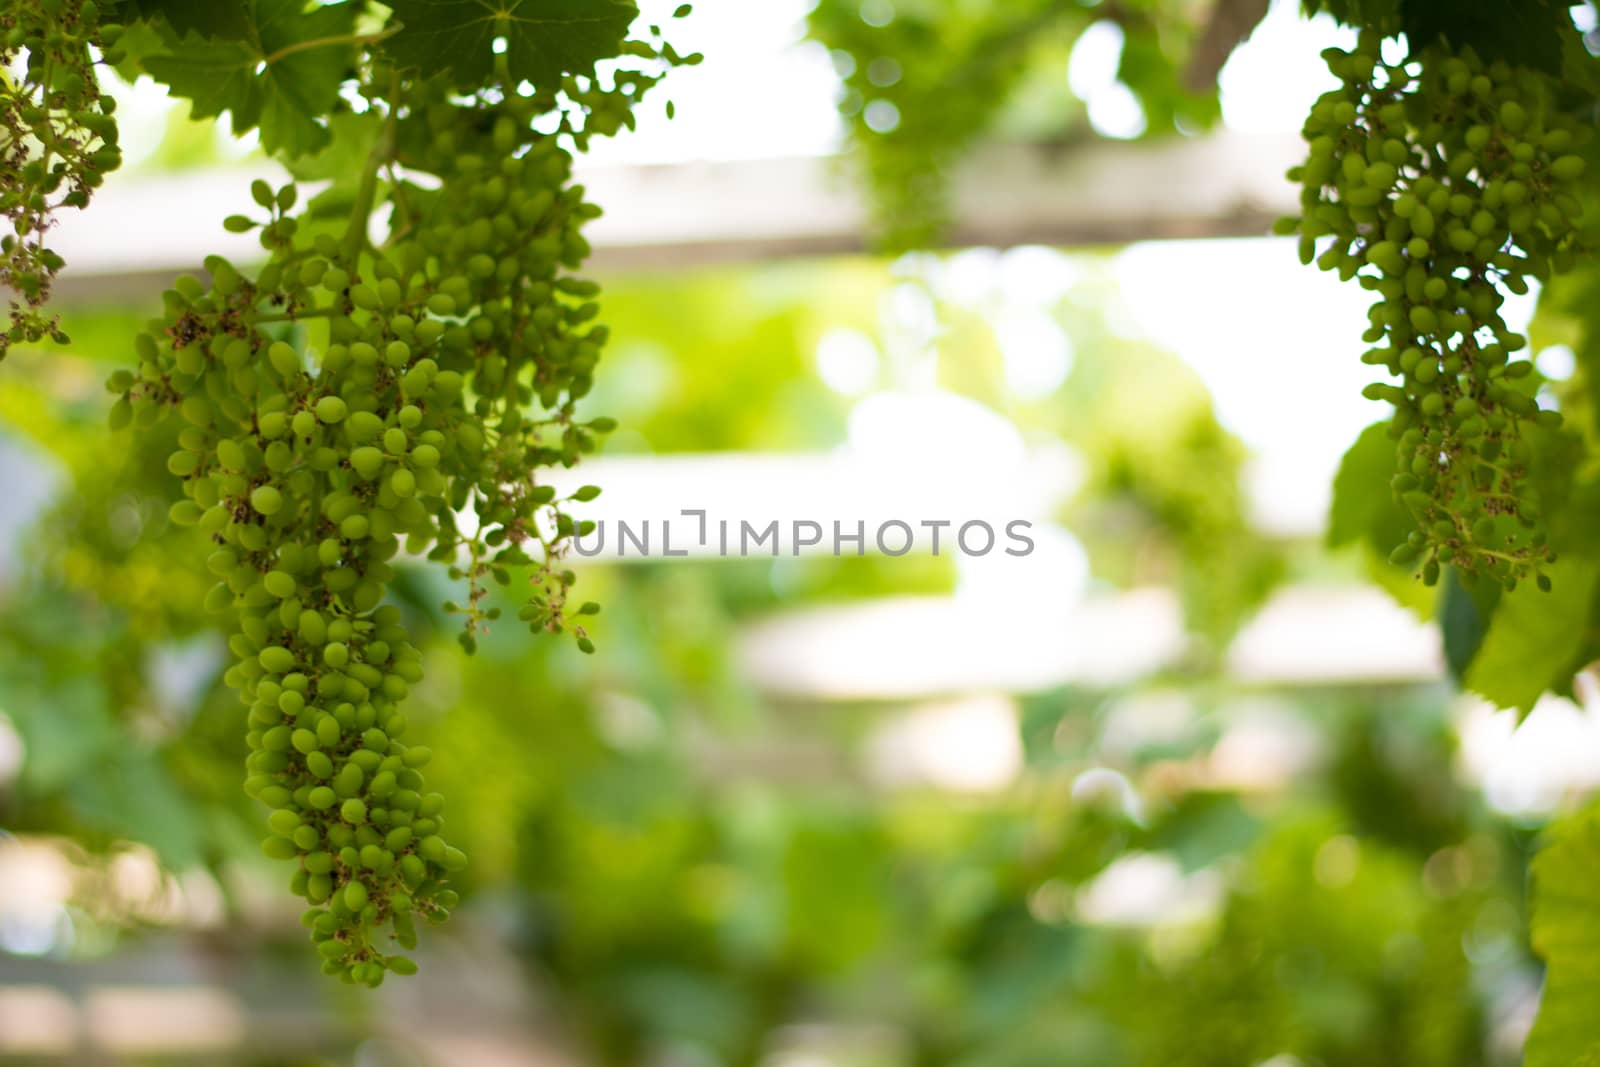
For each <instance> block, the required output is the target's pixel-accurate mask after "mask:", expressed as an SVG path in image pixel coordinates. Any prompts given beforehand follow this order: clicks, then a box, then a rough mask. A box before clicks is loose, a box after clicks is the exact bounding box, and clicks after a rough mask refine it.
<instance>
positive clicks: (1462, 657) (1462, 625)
mask: <svg viewBox="0 0 1600 1067" xmlns="http://www.w3.org/2000/svg"><path fill="white" fill-rule="evenodd" d="M1499 602H1500V586H1499V584H1498V583H1495V582H1478V583H1477V584H1476V585H1475V587H1474V588H1472V589H1468V588H1467V587H1466V586H1464V585H1462V584H1461V575H1460V573H1459V572H1458V571H1457V570H1456V569H1455V568H1454V567H1450V568H1448V569H1447V570H1446V572H1445V578H1444V588H1443V590H1442V591H1441V592H1440V595H1439V629H1440V630H1442V631H1443V632H1444V659H1445V664H1446V665H1447V666H1448V667H1449V668H1450V676H1451V677H1452V678H1454V679H1455V680H1456V681H1457V682H1460V681H1462V680H1463V679H1464V678H1465V677H1466V675H1467V669H1468V668H1469V667H1470V666H1471V665H1472V660H1473V657H1475V656H1476V655H1477V654H1478V649H1479V648H1480V647H1482V645H1483V638H1484V635H1485V634H1486V633H1488V630H1489V619H1490V618H1491V617H1492V616H1493V614H1494V609H1495V606H1496V605H1497V604H1499Z"/></svg>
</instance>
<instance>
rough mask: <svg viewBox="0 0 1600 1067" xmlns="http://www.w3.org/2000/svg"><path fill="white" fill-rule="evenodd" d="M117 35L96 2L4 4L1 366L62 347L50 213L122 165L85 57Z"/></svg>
mask: <svg viewBox="0 0 1600 1067" xmlns="http://www.w3.org/2000/svg"><path fill="white" fill-rule="evenodd" d="M119 35H120V27H117V26H116V25H114V24H112V25H100V10H99V7H98V5H96V4H95V3H94V2H93V0H61V2H59V3H49V4H44V3H8V4H0V70H5V71H7V72H8V75H7V76H6V77H5V78H3V79H0V217H3V218H4V219H5V222H6V224H7V225H8V227H9V229H10V231H11V232H10V233H9V234H8V235H7V236H6V238H5V240H4V241H3V242H0V288H4V289H7V290H9V293H10V300H9V304H10V315H9V324H8V325H7V326H6V327H5V328H3V329H0V359H4V358H5V356H6V352H7V351H8V349H9V348H10V346H11V345H12V344H16V343H34V342H38V341H42V340H45V339H47V338H48V339H50V340H52V341H55V342H56V343H58V344H60V343H65V342H66V341H67V337H66V335H65V334H64V333H62V332H61V328H60V325H59V321H58V320H57V319H56V318H55V317H54V316H50V315H47V314H46V313H45V311H44V305H45V303H46V302H47V301H48V300H49V298H50V291H51V287H52V285H53V283H54V281H55V278H56V275H57V274H58V273H59V272H60V270H61V268H62V266H63V262H62V259H61V256H60V255H58V254H57V253H56V252H54V251H52V250H51V249H50V248H49V247H48V246H46V245H45V243H44V241H45V236H46V234H47V233H48V232H49V230H50V228H51V225H52V221H53V217H54V215H55V214H56V212H58V211H59V210H60V209H62V208H82V207H85V206H87V205H88V203H89V199H90V197H91V196H92V195H93V193H94V190H95V189H97V188H98V187H99V186H100V184H101V182H102V181H103V180H104V179H105V176H106V175H107V174H108V173H110V172H111V171H114V170H116V169H117V167H118V166H119V165H120V164H121V162H122V156H121V152H120V151H119V149H118V147H117V123H116V121H115V120H114V119H113V118H112V113H113V112H114V111H115V103H114V101H113V100H112V98H111V97H110V96H108V95H104V94H102V93H101V92H100V87H99V82H98V79H97V78H96V76H95V71H94V67H95V59H94V56H93V53H92V51H91V47H93V48H98V49H100V51H101V53H102V55H103V56H104V58H106V60H107V61H110V60H111V56H112V54H113V52H115V49H113V48H112V45H113V44H114V43H115V41H116V40H117V38H118V36H119ZM24 52H25V53H26V56H27V58H26V61H23V60H22V58H21V55H22V53H24ZM191 359H192V357H188V356H186V357H185V359H184V361H183V362H184V363H185V364H186V365H189V364H190V361H191ZM113 411H114V412H115V411H116V409H113ZM113 419H114V421H115V422H117V423H121V422H122V416H121V415H120V414H114V415H113Z"/></svg>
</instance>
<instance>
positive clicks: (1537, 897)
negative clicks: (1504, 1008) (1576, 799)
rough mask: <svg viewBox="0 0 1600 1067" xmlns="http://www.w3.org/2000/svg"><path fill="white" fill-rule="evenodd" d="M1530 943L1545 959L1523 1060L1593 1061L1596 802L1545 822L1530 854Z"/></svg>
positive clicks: (1599, 814)
mask: <svg viewBox="0 0 1600 1067" xmlns="http://www.w3.org/2000/svg"><path fill="white" fill-rule="evenodd" d="M1532 881H1533V887H1532V888H1533V916H1532V925H1533V947H1534V950H1535V951H1536V952H1538V954H1539V955H1540V956H1541V957H1543V958H1544V961H1545V978H1544V993H1543V995H1542V996H1541V997H1540V999H1539V1015H1538V1018H1537V1019H1536V1020H1535V1021H1534V1025H1533V1032H1532V1033H1531V1034H1529V1035H1528V1042H1527V1045H1526V1046H1525V1048H1524V1050H1523V1061H1522V1062H1523V1064H1524V1067H1600V1027H1597V1026H1596V1025H1595V1014H1594V1006H1595V1003H1596V1001H1597V1000H1600V809H1596V808H1595V807H1592V806H1591V807H1589V808H1587V809H1586V810H1584V811H1581V812H1578V813H1576V814H1574V815H1570V816H1568V817H1567V818H1565V819H1562V820H1560V821H1559V822H1557V823H1556V824H1555V825H1554V826H1552V827H1551V828H1550V830H1549V832H1548V834H1547V835H1546V838H1545V841H1544V844H1543V847H1541V848H1540V849H1539V853H1538V855H1536V856H1535V857H1534V859H1533V875H1532Z"/></svg>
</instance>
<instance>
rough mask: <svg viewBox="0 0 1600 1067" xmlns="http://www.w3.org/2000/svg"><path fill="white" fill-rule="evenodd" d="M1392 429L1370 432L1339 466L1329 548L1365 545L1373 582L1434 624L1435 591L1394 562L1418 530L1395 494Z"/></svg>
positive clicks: (1384, 426) (1371, 428) (1379, 425)
mask: <svg viewBox="0 0 1600 1067" xmlns="http://www.w3.org/2000/svg"><path fill="white" fill-rule="evenodd" d="M1388 426H1389V424H1388V423H1386V422H1378V423H1374V424H1373V425H1371V426H1368V427H1367V428H1366V429H1365V430H1363V431H1361V436H1360V437H1358V438H1356V442H1355V444H1353V445H1351V446H1350V449H1349V451H1347V452H1345V454H1344V458H1343V459H1342V460H1340V461H1339V472H1338V474H1336V475H1335V476H1334V479H1333V504H1332V507H1331V508H1330V509H1329V514H1328V547H1329V548H1338V547H1340V546H1341V545H1347V544H1350V543H1352V542H1355V543H1358V544H1360V545H1361V546H1362V556H1363V558H1364V559H1365V561H1366V569H1367V575H1368V577H1370V578H1371V579H1372V580H1373V582H1374V583H1376V584H1377V585H1378V586H1380V587H1381V588H1382V589H1383V591H1384V592H1386V593H1388V594H1389V595H1390V596H1391V597H1393V598H1394V601H1395V603H1397V604H1399V605H1400V606H1401V607H1403V608H1405V609H1406V610H1407V611H1410V612H1411V613H1412V614H1414V615H1416V616H1417V617H1418V618H1419V619H1423V620H1428V619H1431V618H1433V614H1434V606H1435V601H1436V599H1437V598H1436V597H1435V595H1434V592H1433V590H1432V589H1430V588H1428V587H1427V586H1425V585H1423V584H1422V583H1421V582H1420V581H1418V580H1417V576H1416V567H1415V566H1405V567H1401V566H1396V565H1395V564H1393V563H1390V562H1389V553H1390V552H1392V551H1394V546H1395V545H1398V544H1399V543H1400V542H1401V541H1404V540H1405V539H1406V535H1407V534H1409V533H1410V532H1411V531H1412V530H1413V529H1414V528H1415V524H1414V523H1413V521H1412V519H1411V516H1410V515H1408V514H1407V513H1406V511H1405V509H1404V508H1403V507H1401V506H1400V505H1399V504H1398V503H1396V502H1395V499H1394V493H1393V492H1392V491H1391V490H1390V488H1389V479H1391V478H1393V477H1394V448H1395V446H1394V441H1393V440H1392V439H1390V437H1389V430H1388Z"/></svg>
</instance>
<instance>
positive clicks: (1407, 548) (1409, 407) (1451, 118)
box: [1278, 29, 1590, 589]
mask: <svg viewBox="0 0 1600 1067" xmlns="http://www.w3.org/2000/svg"><path fill="white" fill-rule="evenodd" d="M1382 40H1383V38H1382V35H1381V34H1379V33H1378V32H1376V31H1374V30H1370V29H1369V30H1366V31H1364V32H1363V33H1362V34H1361V36H1360V40H1359V44H1358V46H1357V47H1356V49H1355V50H1354V51H1353V52H1348V53H1347V52H1345V51H1343V50H1341V49H1337V48H1333V49H1329V50H1327V51H1326V52H1324V53H1323V57H1324V59H1326V60H1327V63H1328V66H1329V69H1330V70H1331V71H1332V72H1333V73H1334V74H1335V75H1336V76H1337V77H1338V78H1339V79H1340V80H1341V82H1342V83H1343V84H1342V86H1341V87H1340V88H1339V89H1335V90H1332V91H1330V92H1328V93H1327V94H1325V95H1324V96H1322V97H1321V99H1319V100H1318V101H1317V103H1316V106H1315V107H1314V108H1313V109H1312V112H1311V115H1310V117H1309V118H1308V119H1307V121H1306V124H1305V131H1304V132H1305V137H1306V139H1307V141H1309V142H1310V154H1309V156H1308V158H1307V160H1306V162H1305V163H1304V164H1303V165H1301V166H1298V167H1296V168H1294V169H1293V170H1291V171H1290V175H1289V176H1290V178H1291V179H1293V180H1297V181H1299V182H1301V183H1302V184H1303V186H1304V189H1303V192H1302V195H1301V202H1302V205H1303V207H1304V209H1305V213H1304V215H1303V216H1302V217H1300V218H1298V219H1285V220H1283V221H1282V222H1280V223H1279V227H1278V228H1279V232H1282V233H1298V234H1299V235H1300V258H1301V260H1302V261H1303V262H1306V263H1311V262H1313V261H1315V262H1316V264H1317V266H1318V267H1320V268H1322V269H1323V270H1329V271H1337V272H1338V274H1339V276H1340V278H1342V279H1344V280H1346V281H1348V280H1350V279H1351V278H1357V279H1359V282H1360V284H1361V286H1362V287H1363V288H1365V289H1368V290H1371V291H1373V292H1374V293H1376V294H1377V297H1378V299H1377V302H1376V303H1375V304H1374V305H1373V307H1372V309H1371V312H1370V315H1369V319H1370V323H1371V325H1370V328H1369V329H1368V331H1367V333H1366V335H1365V340H1367V341H1368V342H1369V343H1374V344H1375V345H1376V347H1374V348H1372V349H1370V350H1368V351H1367V352H1366V353H1365V354H1364V355H1363V356H1362V360H1363V362H1365V363H1368V364H1370V365H1373V366H1379V367H1383V368H1384V369H1386V370H1388V371H1389V372H1390V373H1391V374H1393V375H1397V376H1399V377H1400V379H1401V384H1399V385H1395V384H1391V383H1388V382H1376V383H1373V384H1372V385H1369V386H1368V387H1367V389H1366V390H1365V395H1366V396H1367V397H1368V398H1370V399H1373V400H1387V401H1389V402H1390V403H1391V404H1392V405H1393V406H1394V416H1393V418H1392V420H1391V421H1390V424H1389V430H1390V435H1391V436H1392V437H1393V438H1395V440H1396V448H1397V455H1398V459H1397V463H1398V471H1397V473H1396V474H1395V476H1394V479H1393V482H1392V488H1393V490H1394V492H1395V494H1396V495H1397V497H1398V499H1399V500H1400V501H1401V502H1402V503H1403V504H1404V506H1405V507H1406V508H1407V510H1408V511H1409V512H1410V513H1411V515H1412V517H1413V518H1414V519H1415V522H1416V529H1415V530H1414V531H1413V532H1412V533H1411V534H1410V535H1409V536H1408V537H1407V539H1406V540H1405V541H1404V542H1402V543H1401V544H1400V545H1398V546H1396V547H1395V548H1394V550H1393V554H1392V555H1391V557H1390V559H1391V560H1392V561H1393V562H1394V563H1397V564H1401V565H1412V564H1420V567H1421V573H1422V579H1423V581H1424V582H1425V583H1426V584H1428V585H1433V584H1435V583H1436V582H1437V581H1438V580H1439V575H1440V568H1441V566H1443V565H1446V564H1448V565H1452V566H1454V567H1456V568H1457V569H1458V570H1459V571H1460V572H1461V573H1462V575H1463V576H1464V577H1467V578H1469V579H1472V578H1476V577H1480V576H1488V577H1491V578H1493V579H1496V580H1498V581H1499V582H1500V583H1501V584H1503V585H1504V586H1505V587H1506V588H1507V589H1511V588H1514V587H1515V586H1516V584H1517V582H1518V581H1521V580H1523V579H1526V578H1529V577H1532V578H1533V579H1534V580H1535V581H1536V582H1537V583H1538V585H1539V587H1540V588H1544V589H1548V588H1549V585H1550V579H1549V577H1548V576H1547V575H1546V574H1545V573H1544V572H1543V570H1542V568H1543V567H1544V566H1545V565H1547V564H1549V563H1551V562H1553V561H1554V553H1553V552H1552V550H1551V549H1550V548H1549V546H1548V544H1547V535H1546V533H1545V531H1544V529H1543V528H1542V524H1541V521H1540V520H1541V512H1540V500H1539V498H1538V494H1537V492H1536V490H1535V489H1534V488H1533V487H1532V486H1531V485H1529V484H1528V480H1527V477H1526V475H1527V463H1528V461H1529V458H1530V446H1529V442H1528V437H1529V434H1530V433H1532V432H1535V428H1536V427H1545V428H1553V427H1555V426H1558V425H1560V422H1561V416H1560V413H1558V412H1556V411H1553V410H1541V409H1540V408H1539V405H1538V402H1537V400H1536V398H1535V396H1534V395H1533V391H1532V389H1531V388H1530V387H1529V386H1530V384H1531V382H1532V377H1531V375H1532V371H1533V365H1532V364H1531V363H1530V362H1528V361H1527V360H1526V359H1518V358H1515V356H1516V353H1518V352H1521V351H1523V350H1524V349H1525V348H1526V347H1527V338H1526V337H1524V336H1522V335H1521V334H1519V333H1517V332H1516V331H1515V330H1512V329H1511V328H1510V327H1509V326H1508V325H1507V324H1506V321H1505V319H1504V318H1503V317H1502V316H1501V314H1500V309H1501V307H1502V305H1503V303H1504V300H1505V295H1504V292H1505V291H1509V292H1512V293H1518V294H1521V293H1526V292H1527V291H1528V288H1529V282H1530V280H1537V281H1541V282H1543V281H1547V280H1548V279H1549V278H1550V276H1551V274H1552V273H1553V272H1559V271H1563V270H1567V269H1570V268H1571V267H1572V265H1573V264H1574V262H1575V260H1576V257H1577V256H1578V255H1579V254H1580V253H1582V252H1583V251H1584V250H1585V248H1586V247H1587V244H1586V240H1585V236H1584V234H1583V232H1582V231H1581V229H1580V226H1579V220H1580V218H1581V216H1582V214H1583V206H1582V203H1581V201H1580V200H1579V198H1578V196H1577V194H1576V188H1575V183H1576V182H1577V181H1578V179H1579V178H1581V177H1582V175H1583V173H1584V170H1585V161H1584V159H1583V158H1582V156H1580V155H1578V154H1576V152H1577V150H1579V149H1581V148H1582V147H1583V146H1584V145H1585V144H1586V143H1587V141H1588V140H1589V137H1590V130H1589V129H1588V128H1587V127H1583V126H1580V125H1579V124H1578V123H1577V122H1576V121H1575V120H1574V119H1573V118H1572V117H1571V116H1569V115H1567V114H1565V113H1564V112H1562V111H1561V110H1560V109H1558V108H1557V107H1555V106H1554V104H1553V96H1554V87H1553V85H1552V79H1550V78H1548V77H1547V76H1546V75H1544V74H1541V73H1538V72H1536V71H1533V70H1529V69H1526V68H1518V67H1513V66H1511V65H1510V64H1508V63H1506V62H1504V61H1502V60H1496V61H1494V62H1491V63H1485V62H1483V61H1482V60H1481V59H1480V58H1479V57H1478V55H1477V54H1476V53H1475V52H1474V51H1473V50H1472V49H1471V48H1470V47H1468V48H1464V49H1462V50H1461V51H1460V52H1459V54H1453V53H1452V52H1451V51H1450V50H1449V49H1448V48H1446V46H1445V45H1444V44H1442V43H1441V44H1438V45H1434V46H1430V47H1429V48H1427V49H1424V50H1422V51H1421V52H1419V53H1418V54H1417V55H1416V56H1415V57H1414V58H1413V60H1411V61H1408V62H1402V63H1393V64H1386V63H1384V62H1383V60H1382V58H1381V56H1380V45H1381V43H1382Z"/></svg>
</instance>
